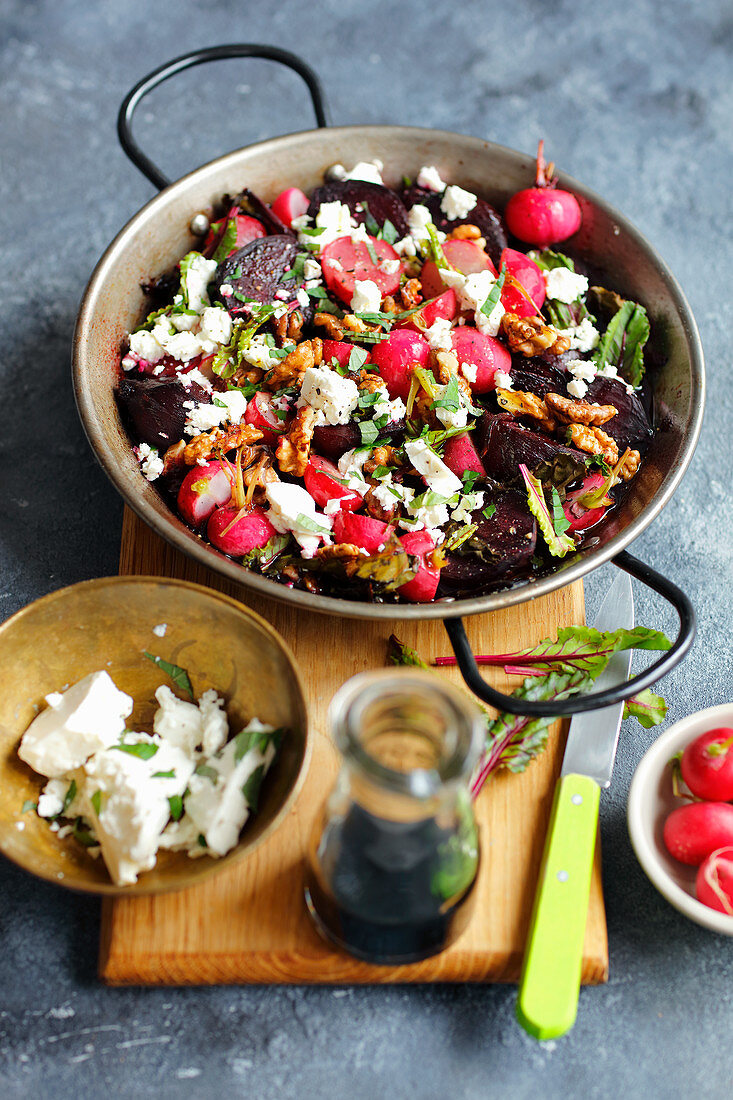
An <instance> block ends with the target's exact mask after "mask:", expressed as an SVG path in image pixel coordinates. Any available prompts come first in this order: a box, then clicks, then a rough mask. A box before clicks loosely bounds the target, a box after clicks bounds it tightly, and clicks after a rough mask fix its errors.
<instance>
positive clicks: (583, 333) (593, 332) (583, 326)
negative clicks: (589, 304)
mask: <svg viewBox="0 0 733 1100" xmlns="http://www.w3.org/2000/svg"><path fill="white" fill-rule="evenodd" d="M561 332H562V335H563V336H567V337H569V339H570V347H571V349H574V350H576V351H582V352H586V351H593V349H594V348H596V347H598V342H599V340H600V338H601V335H600V333H599V331H598V329H597V328H596V327H595V325H594V324H593V322H592V321H591V319H590V318H589V317H584V318H583V320H582V321H581V322H580V324H579V325H568V327H567V328H564V329H562V330H561Z"/></svg>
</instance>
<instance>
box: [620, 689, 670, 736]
mask: <svg viewBox="0 0 733 1100" xmlns="http://www.w3.org/2000/svg"><path fill="white" fill-rule="evenodd" d="M666 714H667V704H666V703H665V701H664V699H663V698H662V696H661V695H655V694H654V692H653V691H651V689H650V688H647V690H646V691H640V692H639V694H638V695H634V696H633V698H631V699H627V700H626V702H625V703H624V715H623V716H624V718H636V719H637V721H638V722H639V723H640V725H642V726H643V727H644V729H651V727H652V726H658V725H659V723H660V722H662V721H664V718H665V716H666Z"/></svg>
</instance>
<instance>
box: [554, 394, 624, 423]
mask: <svg viewBox="0 0 733 1100" xmlns="http://www.w3.org/2000/svg"><path fill="white" fill-rule="evenodd" d="M545 403H546V404H547V406H548V408H550V409H551V410H552V412H553V413H554V414H555V416H556V417H557V419H558V420H559V421H560V423H561V424H585V425H586V426H587V427H589V428H600V426H601V424H605V423H606V421H607V420H611V419H612V417H614V416H616V415H617V413H618V409H617V408H616V406H615V405H591V403H590V402H589V401H572V400H571V399H570V398H569V397H562V396H561V394H559V393H548V394H545Z"/></svg>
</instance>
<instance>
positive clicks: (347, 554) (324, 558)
mask: <svg viewBox="0 0 733 1100" xmlns="http://www.w3.org/2000/svg"><path fill="white" fill-rule="evenodd" d="M313 556H314V557H315V558H317V559H318V561H320V562H329V561H340V562H343V563H344V564H345V565H347V566H348V565H349V564H355V563H356V562H357V561H359V560H360V559H361V558H363V557H364V556H365V554H364V551H363V550H361V548H360V547H358V546H355V545H354V543H352V542H334V543H332V544H331V545H330V546H321V547H320V548H319V549H318V550H316V552H315V554H314V555H313Z"/></svg>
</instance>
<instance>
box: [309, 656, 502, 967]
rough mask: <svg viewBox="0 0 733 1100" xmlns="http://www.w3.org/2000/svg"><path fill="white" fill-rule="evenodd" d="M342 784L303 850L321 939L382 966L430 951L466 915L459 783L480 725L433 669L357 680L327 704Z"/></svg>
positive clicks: (468, 886)
mask: <svg viewBox="0 0 733 1100" xmlns="http://www.w3.org/2000/svg"><path fill="white" fill-rule="evenodd" d="M330 719H331V727H332V731H333V735H334V738H335V741H336V744H337V746H338V748H339V749H340V750H341V752H342V754H343V761H342V767H341V771H340V773H339V777H338V779H337V781H336V785H335V787H334V790H333V791H332V793H331V795H330V797H329V799H328V801H327V802H326V805H325V807H324V809H323V812H322V814H321V815H320V817H319V818H318V819H317V821H316V825H315V827H314V830H313V833H312V835H311V841H310V845H309V851H308V867H307V873H306V902H307V905H308V909H309V911H310V913H311V916H312V917H313V920H314V921H315V924H316V926H317V928H318V929H319V931H320V932H321V933H322V935H324V936H325V937H326V938H327V939H329V940H332V941H333V942H334V943H336V944H338V945H339V946H340V947H343V948H344V949H345V950H346V951H348V952H350V953H351V954H352V955H355V956H357V957H358V958H360V959H365V960H367V961H368V962H372V963H379V964H385V965H396V964H401V963H409V962H415V961H417V960H419V959H424V958H426V957H428V956H429V955H435V954H437V953H438V952H439V951H442V950H443V949H444V948H445V947H447V946H448V945H449V944H450V943H452V942H453V941H454V940H455V939H456V938H457V937H458V936H459V935H460V934H461V932H462V931H463V930H464V928H465V927H466V925H467V923H468V920H469V918H470V915H471V910H472V902H473V887H474V883H475V880H476V874H477V871H478V865H479V845H478V836H477V832H476V823H475V819H474V816H473V807H472V804H471V799H470V795H469V791H468V780H469V778H470V775H471V771H472V770H473V767H474V765H475V763H476V760H477V758H478V755H479V752H480V750H481V745H482V741H483V723H482V720H481V715H480V712H479V711H478V709H477V708H476V707H475V706H474V705H473V704H472V703H471V701H470V700H469V699H468V697H467V696H465V695H463V694H462V693H461V692H459V691H458V690H456V689H455V688H453V687H452V686H451V685H449V684H441V683H440V682H438V681H437V678H436V677H434V676H432V675H431V674H430V673H422V672H418V671H414V670H407V669H404V670H402V669H400V670H394V671H393V672H390V673H364V674H362V675H360V676H355V677H354V678H353V679H352V680H349V681H348V683H346V684H345V685H344V687H343V688H342V689H341V690H340V691H339V692H338V694H337V695H336V696H335V698H334V700H333V702H332V704H331V711H330Z"/></svg>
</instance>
